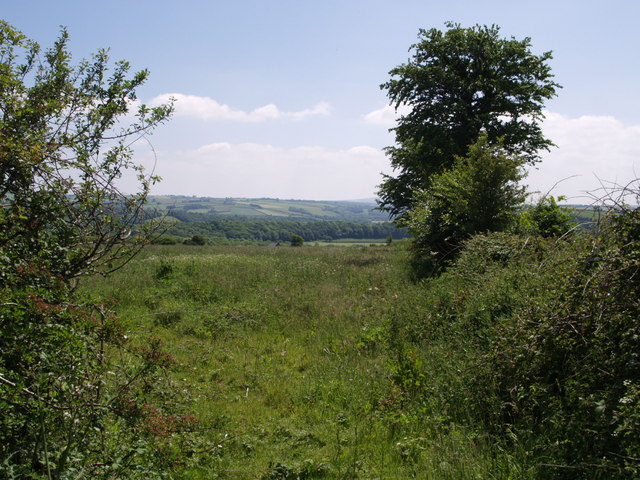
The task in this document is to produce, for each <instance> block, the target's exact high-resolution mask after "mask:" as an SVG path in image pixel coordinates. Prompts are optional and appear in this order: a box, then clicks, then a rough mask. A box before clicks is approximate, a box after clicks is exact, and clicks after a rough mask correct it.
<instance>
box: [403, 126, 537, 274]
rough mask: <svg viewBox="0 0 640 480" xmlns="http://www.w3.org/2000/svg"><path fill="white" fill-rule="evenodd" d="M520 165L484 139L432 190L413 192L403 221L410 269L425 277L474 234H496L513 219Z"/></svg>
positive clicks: (521, 193) (520, 193)
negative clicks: (412, 204)
mask: <svg viewBox="0 0 640 480" xmlns="http://www.w3.org/2000/svg"><path fill="white" fill-rule="evenodd" d="M521 163H522V161H521V160H520V159H519V158H517V157H514V156H513V155H510V154H509V153H508V152H506V151H505V150H504V149H502V148H500V147H498V146H492V145H489V142H488V139H487V137H486V136H482V137H481V138H480V139H479V140H478V141H477V142H476V143H475V144H474V145H472V146H471V148H470V149H469V154H468V155H467V156H466V157H464V158H458V159H457V161H456V163H455V164H454V165H453V166H452V167H450V168H448V169H446V170H445V171H443V172H442V173H440V174H438V175H434V176H433V178H432V181H431V188H430V189H429V190H426V191H420V192H417V193H416V197H415V207H414V208H413V210H411V211H410V212H409V213H408V214H407V216H406V219H405V220H404V222H403V223H405V224H406V225H407V226H408V227H409V229H410V231H411V233H412V234H413V236H414V254H413V260H414V267H416V270H417V273H418V274H419V275H429V274H433V273H436V272H437V271H439V270H440V269H441V268H442V267H443V266H444V265H446V264H448V263H449V262H450V261H451V260H453V258H455V256H456V254H457V253H458V251H459V250H460V248H461V247H462V244H463V242H464V241H465V240H467V239H468V238H469V237H470V236H471V235H473V234H475V233H484V232H489V231H500V230H505V229H507V228H509V227H510V226H511V225H513V224H515V223H516V221H517V218H518V217H517V209H518V208H519V207H520V206H521V205H522V204H523V202H524V200H525V199H526V193H525V189H524V187H521V186H519V185H518V182H519V181H520V180H521V179H522V177H523V176H524V172H523V169H522V167H521Z"/></svg>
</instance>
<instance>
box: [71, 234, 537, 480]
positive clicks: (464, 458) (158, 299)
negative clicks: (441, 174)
mask: <svg viewBox="0 0 640 480" xmlns="http://www.w3.org/2000/svg"><path fill="white" fill-rule="evenodd" d="M422 289H423V287H422V286H421V285H420V284H414V283H412V282H411V281H410V280H409V278H408V276H407V269H406V251H405V250H404V249H402V248H393V247H375V248H372V247H353V248H313V247H302V248H290V247H285V248H265V247H262V248H260V247H195V248H194V247H186V246H171V247H159V246H156V247H150V248H148V249H146V250H145V251H144V252H143V253H142V254H141V255H140V256H139V257H137V258H136V259H135V261H133V262H132V263H130V264H129V265H128V266H127V267H125V268H124V269H122V270H121V271H119V272H118V273H116V274H115V275H113V276H112V277H110V278H109V279H101V278H97V277H96V278H92V279H89V280H87V281H86V282H85V283H84V284H83V291H85V292H87V293H90V294H91V295H92V296H94V297H95V296H98V297H100V298H109V299H110V301H111V302H112V304H113V305H115V308H116V310H117V313H118V314H119V316H120V317H121V319H122V320H123V321H124V322H125V327H126V329H127V330H128V334H129V335H131V336H132V337H133V339H134V342H140V343H142V344H144V343H145V342H147V339H148V338H149V337H158V338H160V339H161V340H162V343H163V345H164V348H165V349H166V350H167V351H168V352H169V353H170V354H171V355H172V356H173V357H174V358H175V359H176V364H175V365H174V366H173V367H172V368H171V369H170V370H169V371H168V375H169V378H170V380H171V382H172V385H173V387H172V388H173V389H175V390H174V391H175V396H173V397H172V396H171V395H169V397H171V398H172V400H171V401H172V402H174V403H176V404H178V405H179V407H178V408H180V409H182V411H183V412H188V413H189V414H192V415H194V416H195V417H196V418H197V419H198V421H199V428H197V429H196V431H193V432H190V433H189V434H188V435H187V438H186V439H184V438H183V439H180V438H178V437H175V438H174V437H170V438H166V439H164V440H163V441H165V442H166V443H167V444H170V445H172V447H171V448H168V447H167V448H166V451H167V452H168V453H167V455H169V456H170V457H171V456H173V457H175V459H174V460H175V463H174V464H175V465H177V466H176V467H175V468H176V470H175V472H174V473H176V475H177V476H178V478H185V479H188V478H202V479H205V478H206V479H209V478H229V479H257V478H265V479H267V478H273V479H276V478H363V479H364V478H371V479H373V478H380V479H392V478H397V479H404V478H434V479H459V478H465V479H466V478H478V479H485V478H526V475H525V473H524V472H523V471H522V470H521V469H520V467H518V466H517V462H515V461H514V459H513V454H511V453H505V452H501V451H500V450H499V449H497V448H495V446H494V445H493V444H492V442H490V441H488V440H487V439H486V437H485V436H484V435H483V434H481V433H479V432H478V431H476V430H475V429H474V428H470V427H468V426H465V424H464V422H460V421H457V422H454V421H453V420H452V419H451V418H450V417H449V416H448V414H447V410H450V408H451V406H450V405H447V402H451V399H446V400H445V399H443V398H439V397H438V395H433V396H431V397H430V398H429V400H428V401H424V402H420V403H418V404H416V403H415V402H413V401H412V400H411V399H410V395H409V394H410V391H411V389H412V388H417V387H416V386H415V385H414V386H408V385H407V384H406V382H407V381H410V382H418V383H419V382H420V377H416V378H413V377H412V375H413V374H415V375H419V376H420V375H423V374H422V373H418V371H417V370H416V368H418V369H419V370H420V372H422V371H426V372H439V373H438V375H436V376H435V377H434V378H433V379H432V380H433V381H434V382H441V381H445V380H443V379H445V378H446V379H448V380H446V381H453V382H454V384H455V381H456V380H455V378H456V374H455V371H456V368H459V365H458V364H457V362H458V360H457V357H458V356H457V355H456V354H455V352H452V351H451V346H448V347H447V348H443V344H440V343H434V344H433V345H432V346H431V347H430V348H428V349H426V350H424V351H423V352H422V353H421V354H420V356H419V358H418V357H416V358H415V359H413V360H412V361H411V362H413V364H411V363H409V364H407V365H405V364H404V363H403V362H405V360H406V359H405V360H402V359H400V358H399V355H400V356H403V355H404V354H400V353H399V350H398V349H397V348H393V345H392V344H393V340H392V338H391V337H390V335H389V332H390V329H392V325H391V323H390V321H391V319H393V318H394V317H397V316H402V315H405V314H407V312H406V311H405V307H404V305H407V304H411V303H415V299H416V298H419V297H420V296H421V293H422ZM411 299H413V300H411ZM411 314H414V312H411ZM412 365H413V366H412ZM407 368H408V369H409V371H406V370H407ZM412 369H413V370H412ZM414 370H415V371H414ZM410 371H414V373H413V374H412V373H410ZM423 381H426V377H424V378H423ZM412 385H413V384H412ZM434 386H435V383H434ZM163 401H167V402H168V400H166V399H159V400H158V402H159V403H160V404H162V402H163ZM459 401H460V402H462V401H463V399H462V398H460V399H459ZM173 457H171V458H173ZM181 459H183V460H184V461H181ZM185 459H186V460H185Z"/></svg>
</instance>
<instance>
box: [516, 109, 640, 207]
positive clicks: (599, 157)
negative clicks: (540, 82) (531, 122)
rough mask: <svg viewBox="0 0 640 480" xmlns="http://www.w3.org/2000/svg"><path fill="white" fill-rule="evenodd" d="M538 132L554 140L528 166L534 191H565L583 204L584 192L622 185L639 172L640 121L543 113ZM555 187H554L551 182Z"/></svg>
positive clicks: (588, 197)
mask: <svg viewBox="0 0 640 480" xmlns="http://www.w3.org/2000/svg"><path fill="white" fill-rule="evenodd" d="M543 131H544V134H545V135H546V136H547V138H549V139H551V140H552V141H553V142H555V143H556V145H557V146H558V148H552V149H551V151H550V152H548V153H545V154H544V155H543V160H542V162H541V163H539V164H538V165H537V166H536V168H535V169H531V170H530V173H529V176H528V177H527V183H528V184H529V185H530V187H531V188H532V189H534V190H538V191H540V192H542V193H546V192H548V191H549V190H551V189H553V191H552V192H551V193H552V194H554V195H561V194H563V195H566V196H568V197H570V198H569V201H570V202H574V203H588V202H589V201H590V198H591V197H590V196H589V195H587V194H586V192H594V193H595V194H596V195H597V194H598V192H597V191H598V190H599V189H601V188H602V186H603V185H604V186H608V187H611V186H612V185H614V184H617V185H624V184H626V183H628V182H629V181H631V180H633V179H635V178H637V177H638V176H639V175H640V125H624V124H623V123H622V122H620V121H619V120H616V119H615V118H613V117H610V116H587V115H585V116H582V117H579V118H570V117H568V116H566V115H561V114H558V113H552V112H546V119H545V121H544V123H543ZM557 182H560V183H558V185H557V186H556V187H555V188H554V185H555V184H556V183H557Z"/></svg>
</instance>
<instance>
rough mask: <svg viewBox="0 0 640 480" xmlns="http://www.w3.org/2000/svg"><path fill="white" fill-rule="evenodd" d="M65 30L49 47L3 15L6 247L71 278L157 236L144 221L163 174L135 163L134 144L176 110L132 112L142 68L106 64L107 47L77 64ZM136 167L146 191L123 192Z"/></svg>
mask: <svg viewBox="0 0 640 480" xmlns="http://www.w3.org/2000/svg"><path fill="white" fill-rule="evenodd" d="M67 42H68V35H67V32H66V31H65V30H64V29H63V30H62V33H61V35H60V37H59V38H58V40H57V41H56V43H55V44H54V45H53V47H51V48H50V49H48V50H46V51H45V52H42V51H41V49H40V47H39V45H38V44H37V43H35V42H33V41H31V40H29V39H27V38H26V37H25V36H24V35H23V34H21V33H20V32H18V31H16V30H15V29H13V28H12V27H11V26H10V25H8V24H7V23H6V22H0V112H2V115H1V116H0V138H1V139H2V141H1V143H0V248H1V249H2V252H3V255H4V256H3V258H4V259H5V261H7V259H8V261H9V263H13V264H15V263H16V262H19V261H20V260H21V259H30V260H31V261H37V262H38V263H40V264H41V265H42V266H43V267H46V268H47V270H49V271H50V272H51V273H52V274H55V275H60V276H61V278H63V279H64V280H65V281H67V282H68V281H71V280H72V279H74V278H77V277H79V276H82V275H86V274H91V273H95V272H103V273H106V272H108V271H112V270H114V269H116V268H118V267H119V266H120V265H122V264H123V263H124V262H126V261H127V260H128V259H129V258H131V256H132V255H133V254H135V252H136V251H138V250H139V249H140V248H141V246H142V245H144V244H145V243H146V242H147V240H148V238H149V234H150V233H151V232H150V231H149V230H148V229H147V228H145V227H143V226H140V228H138V232H137V235H131V233H132V230H133V229H134V228H135V227H136V226H137V224H138V222H139V220H140V219H141V218H142V214H143V211H142V208H143V205H144V202H145V200H146V197H147V194H148V192H149V188H150V186H151V185H152V184H153V183H154V182H155V181H156V180H157V177H155V176H153V175H147V174H145V172H144V169H143V167H142V166H141V165H138V164H136V163H134V161H133V154H132V148H131V145H132V143H133V142H135V141H136V140H138V139H141V138H143V137H144V136H145V135H147V134H149V133H151V131H152V130H153V129H154V128H155V127H157V126H158V125H159V124H161V123H162V122H164V121H165V120H166V119H167V118H168V117H169V115H170V113H171V110H172V106H171V105H164V106H160V107H157V108H147V107H146V106H144V105H142V106H140V107H138V109H137V113H136V115H135V118H134V120H133V121H132V122H131V123H129V124H127V123H126V122H125V120H126V118H125V116H126V115H127V114H128V113H129V111H130V110H131V108H132V106H133V105H134V102H135V100H136V94H135V91H136V88H138V87H139V86H141V85H142V84H143V83H144V82H145V80H146V79H147V77H148V72H147V71H146V70H143V71H141V72H138V73H135V74H133V75H132V76H131V77H130V78H128V77H127V74H128V72H129V68H130V67H129V64H128V63H127V62H117V63H116V64H115V66H114V68H113V71H111V72H110V71H109V61H108V60H109V58H108V56H107V53H106V51H104V50H101V51H99V52H98V53H97V54H95V55H94V56H93V58H92V60H91V61H82V62H80V63H79V64H78V66H76V67H74V66H72V65H71V54H70V53H69V51H68V48H67ZM126 171H130V172H132V173H133V174H134V175H136V176H137V179H138V185H139V190H138V192H137V193H134V194H132V195H126V194H124V193H123V192H121V191H120V188H119V184H118V182H119V180H120V178H121V177H122V175H123V174H124V173H125V172H126Z"/></svg>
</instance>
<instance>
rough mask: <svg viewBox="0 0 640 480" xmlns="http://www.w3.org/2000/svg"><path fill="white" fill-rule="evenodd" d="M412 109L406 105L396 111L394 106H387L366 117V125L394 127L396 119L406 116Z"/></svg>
mask: <svg viewBox="0 0 640 480" xmlns="http://www.w3.org/2000/svg"><path fill="white" fill-rule="evenodd" d="M410 111H411V108H410V107H408V106H406V105H400V107H398V109H397V110H396V109H395V107H393V106H392V105H386V106H384V107H382V108H380V109H378V110H373V111H372V112H369V113H367V114H366V115H365V116H364V121H365V123H369V124H371V125H381V126H384V127H389V128H391V127H394V126H395V124H396V119H397V118H398V117H400V116H402V115H406V114H407V113H409V112H410Z"/></svg>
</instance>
